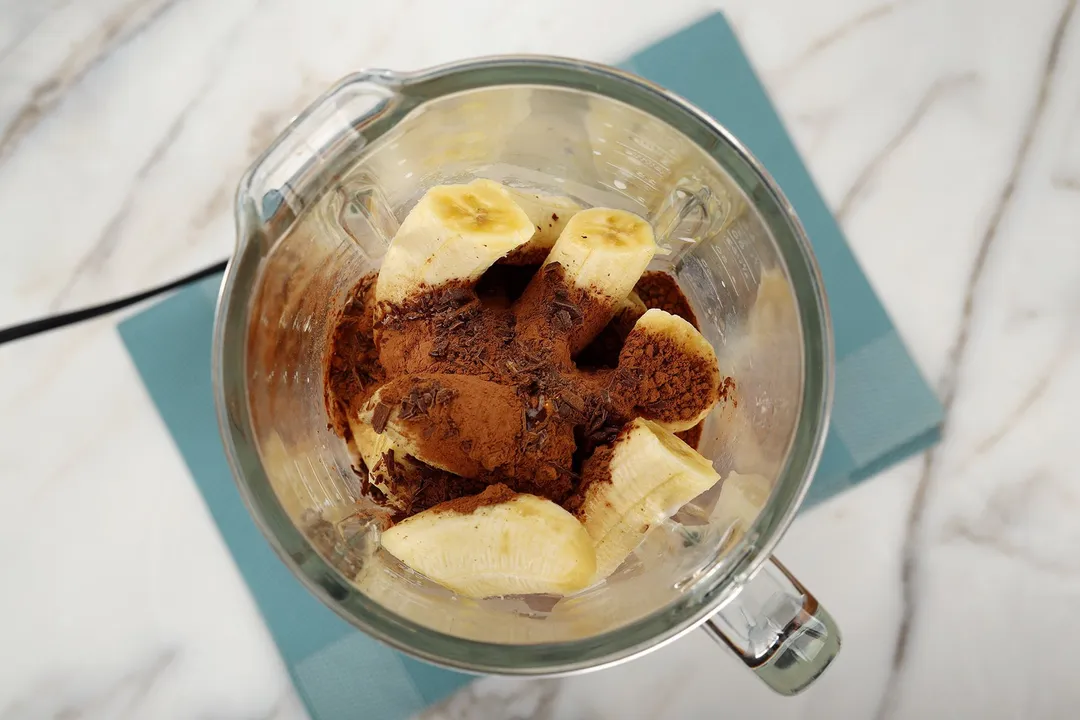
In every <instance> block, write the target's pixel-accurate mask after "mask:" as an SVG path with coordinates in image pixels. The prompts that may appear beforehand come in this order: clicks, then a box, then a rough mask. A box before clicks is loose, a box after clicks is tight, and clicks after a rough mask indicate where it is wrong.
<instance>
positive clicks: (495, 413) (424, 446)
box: [359, 373, 574, 492]
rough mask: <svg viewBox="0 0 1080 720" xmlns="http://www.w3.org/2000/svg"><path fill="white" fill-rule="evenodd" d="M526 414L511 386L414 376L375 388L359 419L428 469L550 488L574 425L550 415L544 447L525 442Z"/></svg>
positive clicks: (566, 461) (569, 448)
mask: <svg viewBox="0 0 1080 720" xmlns="http://www.w3.org/2000/svg"><path fill="white" fill-rule="evenodd" d="M525 411H526V405H525V404H524V402H523V401H522V400H521V398H519V397H518V395H517V393H516V392H515V391H514V389H513V388H511V387H508V386H505V385H500V384H499V383H495V382H491V381H489V380H483V379H481V378H478V377H472V376H469V375H443V374H439V373H429V374H424V373H418V374H416V375H405V376H402V377H399V378H395V379H394V380H391V381H390V382H388V383H386V384H385V385H383V386H382V387H381V388H379V390H378V392H376V393H375V394H374V395H373V396H372V397H371V399H370V400H369V401H368V402H367V404H366V405H365V406H364V407H363V408H362V409H361V411H360V417H359V419H360V421H361V422H364V423H368V424H370V425H371V427H372V429H373V431H374V432H376V433H378V434H380V435H385V436H387V437H388V438H389V441H390V442H391V443H393V445H394V446H395V447H398V448H401V449H402V450H404V451H405V452H406V453H407V454H408V455H411V456H413V457H414V458H416V459H417V460H419V461H420V462H422V463H425V464H427V465H430V466H431V467H433V468H436V469H439V470H445V471H446V472H450V473H453V474H455V475H460V476H461V477H464V478H469V479H476V478H481V479H485V478H492V477H512V478H514V480H515V483H517V484H515V487H518V488H519V489H528V488H529V487H531V486H530V483H531V482H537V483H540V482H543V483H545V484H547V485H550V484H551V483H552V482H554V481H555V480H556V478H557V477H559V476H560V471H558V470H557V468H556V466H558V467H564V468H565V467H570V465H571V463H572V458H573V453H574V435H573V426H572V425H571V424H570V423H569V422H565V421H562V420H559V419H557V418H555V417H553V416H552V415H548V416H547V417H546V418H545V419H544V421H543V422H544V425H543V427H544V429H545V432H544V433H543V435H544V439H543V442H526V438H525V437H524V435H525V434H526V433H527V431H526V429H525V421H524V415H525ZM534 435H535V434H534ZM533 439H535V438H533ZM508 448H520V450H521V451H520V452H508ZM563 473H565V471H563ZM566 482H567V483H569V479H567V480H566ZM567 492H569V486H568V487H567Z"/></svg>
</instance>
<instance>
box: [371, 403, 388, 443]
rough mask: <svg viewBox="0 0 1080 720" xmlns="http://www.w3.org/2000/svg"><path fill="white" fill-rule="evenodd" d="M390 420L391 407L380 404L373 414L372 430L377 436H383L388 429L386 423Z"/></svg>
mask: <svg viewBox="0 0 1080 720" xmlns="http://www.w3.org/2000/svg"><path fill="white" fill-rule="evenodd" d="M389 419H390V406H389V405H387V404H386V403H383V402H380V403H378V404H376V405H375V411H374V412H373V413H371V429H372V430H374V431H375V434H376V435H382V431H383V430H385V429H386V421H387V420H389Z"/></svg>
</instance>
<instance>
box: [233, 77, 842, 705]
mask: <svg viewBox="0 0 1080 720" xmlns="http://www.w3.org/2000/svg"><path fill="white" fill-rule="evenodd" d="M476 177H486V178H490V179H493V180H497V181H499V182H502V183H504V184H507V185H511V186H516V187H521V188H527V189H529V190H533V191H536V192H538V193H543V194H546V195H560V196H568V197H570V198H573V199H574V200H576V201H577V202H578V203H580V204H581V205H582V206H606V207H616V208H621V209H625V210H629V211H631V212H634V213H637V214H639V215H641V216H642V217H645V218H646V219H648V220H649V221H650V222H651V223H652V225H653V227H654V228H655V230H656V237H657V243H658V245H659V246H660V248H661V252H660V253H658V254H657V256H656V258H655V259H654V261H653V263H652V265H650V268H651V269H658V270H666V271H668V272H670V273H672V274H674V275H675V276H676V277H677V279H678V281H679V284H680V285H681V287H682V288H683V290H684V292H685V293H686V295H687V297H688V299H689V301H690V303H691V305H692V306H693V309H694V311H695V313H696V314H697V316H698V318H699V320H700V322H701V329H702V333H703V334H704V335H705V336H706V338H708V340H709V341H710V342H711V343H712V345H713V346H714V348H715V349H716V352H717V356H718V359H719V362H720V367H721V372H722V373H723V374H724V375H729V376H732V377H733V378H734V380H735V383H736V390H735V401H733V402H726V403H723V404H721V405H720V406H718V407H717V408H716V409H715V410H714V411H713V412H712V414H711V415H710V416H709V417H708V418H707V420H706V422H705V427H704V432H703V435H702V440H701V442H700V445H699V450H700V452H701V453H702V454H703V455H704V456H705V457H707V458H709V459H710V460H712V461H713V463H714V466H715V468H716V469H717V471H718V472H719V473H720V475H721V477H722V478H723V479H722V481H721V482H720V483H718V484H717V486H716V487H714V488H712V489H711V490H710V491H708V492H706V493H705V494H704V495H702V496H700V497H698V498H697V499H695V500H694V501H693V502H691V503H690V504H688V505H687V506H685V507H683V508H682V509H681V510H680V511H679V513H678V514H676V515H675V516H674V517H673V518H671V519H670V520H669V521H667V522H665V523H663V524H662V525H661V526H659V527H656V528H654V529H653V530H651V531H650V532H649V534H648V535H647V536H646V539H645V541H644V542H643V543H642V544H641V545H640V546H639V547H638V548H637V550H635V552H634V553H633V554H632V555H631V557H630V558H629V559H628V560H627V561H626V562H625V563H624V564H623V565H622V566H621V567H620V569H619V570H618V571H617V572H616V573H615V574H613V575H612V576H611V577H609V578H608V579H607V580H606V581H604V582H602V583H601V584H599V585H598V586H595V587H592V588H590V589H588V590H586V591H584V592H581V593H578V594H576V595H573V596H570V597H564V598H559V597H554V596H511V597H500V598H489V599H485V600H473V599H468V598H463V597H459V596H456V595H455V594H454V593H453V592H451V591H450V590H447V589H446V588H443V587H441V586H439V585H436V584H435V583H432V582H430V581H428V580H427V579H426V578H424V577H422V576H420V575H418V574H416V573H414V572H412V571H411V570H409V569H408V568H407V567H405V566H404V565H402V564H401V563H399V562H398V561H397V560H396V559H395V558H394V557H393V556H391V555H389V554H388V553H386V552H385V551H383V550H381V549H380V547H379V533H380V530H381V528H382V527H383V519H382V518H383V517H384V515H383V514H381V513H380V511H379V508H378V507H377V506H376V505H375V504H374V503H373V502H372V501H371V500H370V499H369V498H366V497H364V495H363V493H362V491H361V488H360V482H359V478H358V477H357V475H356V474H355V473H354V472H353V470H352V466H353V464H354V463H355V459H354V457H353V455H351V452H350V449H349V448H348V447H347V446H346V444H345V443H344V441H342V440H341V439H340V438H339V437H337V436H336V435H334V434H333V433H332V432H331V431H330V430H329V429H328V422H327V420H328V417H327V411H326V408H325V404H324V390H323V378H324V373H325V368H326V363H327V358H326V355H327V351H328V339H329V334H330V332H331V331H332V329H333V323H334V318H335V317H336V315H337V313H339V312H340V310H341V308H342V306H343V304H344V303H345V301H346V299H347V296H348V293H349V291H350V290H351V288H352V287H353V286H354V285H355V284H356V282H357V281H358V280H359V279H360V278H361V277H362V276H363V275H365V274H366V273H369V272H372V271H374V270H377V269H378V267H379V263H380V259H381V257H382V255H383V253H384V251H385V249H386V246H387V243H388V242H389V240H390V238H392V237H393V235H394V232H395V230H396V229H397V226H398V223H399V222H400V221H401V219H402V218H403V217H404V216H405V214H406V213H407V211H408V210H409V209H410V208H411V206H412V204H414V203H415V202H416V200H417V199H418V198H419V197H420V196H421V195H422V194H423V193H424V192H425V191H426V190H427V189H428V188H430V187H431V186H433V185H437V184H443V183H453V182H468V181H470V180H472V179H474V178H476ZM236 213H237V232H238V235H239V240H238V247H237V250H236V254H235V256H234V257H233V259H232V261H231V262H230V264H229V269H228V272H227V274H226V277H225V281H224V285H223V288H222V294H221V299H220V304H219V308H218V315H217V322H216V327H215V335H214V358H213V362H214V388H215V400H216V403H217V409H218V417H219V422H220V425H221V430H222V435H223V439H224V443H225V448H226V452H227V455H228V457H229V461H230V463H231V465H232V469H233V473H234V475H235V477H236V479H237V482H238V484H239V487H240V490H241V494H242V495H243V497H244V499H245V501H246V502H247V504H248V507H249V508H250V510H251V513H252V515H253V516H254V517H255V520H256V522H257V523H258V524H259V526H260V527H261V529H262V531H263V532H264V533H265V534H266V536H267V538H268V539H269V541H270V543H271V545H272V546H273V547H274V549H275V550H276V551H277V553H278V554H279V555H280V557H281V558H282V560H283V561H284V562H285V563H286V564H287V565H288V566H289V567H290V568H291V569H292V571H293V572H294V573H295V574H296V576H297V577H298V578H299V579H300V580H301V581H302V582H303V583H304V584H305V585H306V586H307V587H308V588H309V589H310V590H311V591H312V592H313V593H315V594H316V595H317V596H318V597H319V598H320V599H321V600H322V601H323V602H325V603H326V604H327V605H328V606H329V607H331V608H332V609H333V610H334V611H336V612H337V613H338V614H339V615H340V616H341V617H343V618H345V619H346V620H348V621H349V622H350V623H352V624H353V625H355V626H356V627H357V628H359V629H361V630H362V631H364V632H365V633H368V634H369V635H371V636H373V637H375V638H378V639H379V640H382V641H383V642H386V643H387V644H389V645H391V646H393V647H395V648H397V649H399V650H401V651H403V652H406V653H409V654H411V655H414V656H416V657H419V658H423V659H425V660H428V661H431V662H434V663H437V664H440V665H444V666H447V667H452V668H456V669H460V670H465V671H471V672H485V673H499V674H518V675H553V674H563V673H569V672H575V671H582V670H586V669H592V668H598V667H602V666H605V665H610V664H612V663H615V662H618V661H622V660H626V659H628V658H631V657H634V656H636V655H639V654H641V653H644V652H647V651H649V650H651V649H654V648H656V647H658V646H660V645H662V644H664V643H666V642H668V641H670V640H672V639H674V638H676V637H678V636H679V635H681V634H683V633H685V632H688V631H689V630H691V629H692V628H694V627H697V626H698V625H704V627H705V629H706V630H707V631H708V632H710V633H711V634H712V635H713V636H714V637H715V638H717V639H718V640H720V641H722V642H723V643H724V644H726V645H727V646H728V647H730V648H731V649H732V650H733V651H734V652H736V653H737V654H738V655H739V656H740V657H741V658H742V659H743V661H744V662H745V663H746V664H747V665H748V666H749V667H750V668H752V669H753V670H754V672H756V673H757V674H758V675H759V677H761V678H762V680H764V681H765V682H766V683H767V684H768V685H769V686H770V687H772V688H773V689H775V690H776V691H778V692H781V693H785V694H792V693H795V692H798V691H799V690H801V689H803V688H804V687H806V686H807V685H808V684H809V683H810V682H812V681H813V680H814V679H815V678H816V677H817V676H818V675H820V673H821V672H822V671H823V670H824V668H825V667H826V666H827V665H828V664H829V662H830V661H831V660H832V658H833V657H834V656H835V655H836V653H837V651H838V649H839V646H840V636H839V632H838V630H837V627H836V625H835V624H834V623H833V620H832V618H831V617H830V616H829V614H828V613H827V612H826V611H825V610H824V609H823V608H822V607H821V606H820V605H819V604H818V603H817V601H816V600H815V599H814V597H813V596H812V595H810V594H809V593H808V592H807V591H806V589H805V588H804V587H803V586H802V585H800V584H799V583H798V581H797V580H795V578H794V577H792V576H791V574H790V573H788V572H787V571H786V570H785V569H784V568H783V566H781V565H780V563H779V562H777V561H776V560H775V559H774V558H772V556H771V554H770V553H771V551H772V549H773V548H774V547H775V546H776V544H777V542H778V541H779V539H780V536H781V534H782V533H783V532H784V530H785V529H786V528H787V526H788V524H789V523H790V522H791V520H792V518H793V517H794V514H795V511H796V509H797V508H798V505H799V503H800V502H801V500H802V497H803V495H804V492H805V490H806V488H807V485H808V484H809V482H810V479H811V477H812V475H813V472H814V468H815V466H816V463H817V460H818V456H819V454H820V451H821V446H822V443H823V441H824V437H825V431H826V426H827V424H828V415H829V409H830V404H831V397H832V392H831V390H832V364H833V359H832V335H831V328H830V325H829V315H828V311H827V307H826V301H825V296H824V291H823V287H822V282H821V278H820V276H819V274H818V269H817V266H816V264H815V261H814V258H813V256H812V254H811V251H810V247H809V244H808V242H807V238H806V236H805V234H804V231H803V229H802V227H801V225H800V224H799V221H798V219H797V218H796V217H795V215H794V212H793V210H792V208H791V206H790V205H789V204H788V202H787V200H786V199H785V198H784V196H783V195H782V194H781V192H780V191H779V189H778V188H777V187H776V186H775V184H774V183H773V182H772V180H771V178H769V176H768V175H767V174H766V173H765V171H764V170H763V169H762V168H761V167H760V166H759V165H758V164H757V162H756V161H755V160H754V158H753V157H751V156H750V154H749V153H748V152H747V151H746V150H745V148H743V147H742V146H741V145H740V144H739V143H738V141H737V140H735V139H734V138H733V137H732V136H731V135H730V134H729V133H728V132H727V131H726V130H724V128H722V127H721V126H720V125H718V124H717V123H716V121H715V120H713V119H711V118H710V117H708V116H707V115H705V114H704V113H702V112H701V111H700V110H697V109H696V108H694V107H693V106H691V105H689V104H688V103H686V102H685V101H683V100H682V99H680V98H678V97H675V96H673V95H671V94H670V93H667V92H666V91H664V90H662V89H660V88H658V87H656V86H654V85H651V84H649V83H648V82H646V81H643V80H641V79H639V78H636V77H634V76H631V75H628V74H625V73H622V72H620V71H617V70H614V69H612V68H608V67H604V66H600V65H594V64H589V63H584V62H579V61H573V60H564V59H557V58H545V57H527V58H525V57H523V58H517V57H500V58H490V59H480V60H472V61H467V62H462V63H457V64H453V65H447V66H443V67H438V68H434V69H431V70H426V71H422V72H417V73H407V74H399V73H394V72H389V71H371V72H364V73H359V74H356V75H353V76H350V77H348V78H346V79H345V80H343V81H342V82H340V83H339V84H338V85H337V86H336V87H334V88H333V89H331V90H330V91H329V92H327V93H326V94H325V95H323V96H322V97H321V98H320V99H319V100H317V101H316V102H315V103H314V104H313V105H312V106H311V107H310V108H308V109H307V110H306V111H305V112H304V113H303V114H301V115H300V116H299V117H298V118H296V120H295V121H294V122H293V123H292V124H291V125H290V126H289V128H288V129H287V130H286V131H285V132H284V133H283V134H282V135H281V136H280V137H279V138H278V139H277V140H276V141H275V142H274V144H273V145H272V146H271V147H270V149H269V150H267V151H266V153H264V154H263V156H262V157H261V158H260V159H259V160H258V161H257V162H256V163H255V165H254V166H253V167H252V168H251V169H250V170H248V172H247V174H246V175H245V176H244V178H243V180H242V182H241V184H240V188H239V192H238V194H237V201H236ZM740 489H741V492H735V490H740ZM729 491H730V492H729ZM733 497H734V498H735V500H736V501H733V500H732V498H733Z"/></svg>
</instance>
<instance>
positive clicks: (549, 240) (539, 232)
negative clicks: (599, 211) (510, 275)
mask: <svg viewBox="0 0 1080 720" xmlns="http://www.w3.org/2000/svg"><path fill="white" fill-rule="evenodd" d="M506 189H507V191H508V192H509V193H510V196H511V197H512V198H513V199H514V202H516V203H517V204H518V207H520V208H521V209H522V210H524V211H525V214H526V215H528V216H529V221H530V222H531V223H532V224H533V226H534V227H535V228H536V232H535V233H534V234H533V236H532V239H530V240H529V242H527V243H525V244H524V245H522V246H521V247H518V248H517V249H515V250H514V251H512V252H511V253H510V254H508V255H507V256H506V257H504V258H503V260H502V261H503V262H504V263H506V264H507V265H536V264H540V263H542V262H543V261H544V259H545V258H546V257H547V255H548V253H549V252H550V251H551V248H552V246H553V245H555V241H556V240H558V239H559V235H560V234H562V231H563V228H565V227H566V224H567V223H568V222H570V218H571V217H573V216H574V215H575V214H577V213H578V212H580V211H581V206H580V205H578V204H577V203H576V202H574V201H573V200H571V199H570V198H568V197H559V196H557V195H537V194H535V193H531V192H528V191H527V190H520V189H518V188H510V187H508V188H506Z"/></svg>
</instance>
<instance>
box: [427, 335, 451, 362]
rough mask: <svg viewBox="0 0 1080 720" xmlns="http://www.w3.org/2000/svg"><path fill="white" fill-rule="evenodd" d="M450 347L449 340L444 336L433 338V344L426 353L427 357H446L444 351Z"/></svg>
mask: <svg viewBox="0 0 1080 720" xmlns="http://www.w3.org/2000/svg"><path fill="white" fill-rule="evenodd" d="M449 347H450V338H448V337H446V336H445V335H443V336H440V337H437V338H435V343H434V344H433V345H432V347H431V350H429V351H428V355H430V356H431V357H433V358H442V357H446V351H447V349H448V348H449Z"/></svg>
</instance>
